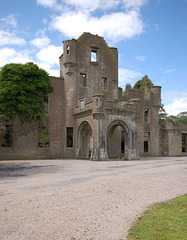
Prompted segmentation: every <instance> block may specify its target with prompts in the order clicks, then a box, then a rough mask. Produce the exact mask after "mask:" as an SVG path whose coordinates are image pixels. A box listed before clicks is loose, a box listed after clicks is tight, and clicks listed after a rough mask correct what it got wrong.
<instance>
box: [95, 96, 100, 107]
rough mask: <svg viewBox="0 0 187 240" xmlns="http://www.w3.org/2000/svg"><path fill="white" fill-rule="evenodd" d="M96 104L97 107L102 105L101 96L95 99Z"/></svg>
mask: <svg viewBox="0 0 187 240" xmlns="http://www.w3.org/2000/svg"><path fill="white" fill-rule="evenodd" d="M95 106H96V107H100V98H99V97H97V98H96V99H95Z"/></svg>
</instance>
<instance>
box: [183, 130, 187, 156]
mask: <svg viewBox="0 0 187 240" xmlns="http://www.w3.org/2000/svg"><path fill="white" fill-rule="evenodd" d="M182 152H187V133H182Z"/></svg>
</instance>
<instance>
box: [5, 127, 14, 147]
mask: <svg viewBox="0 0 187 240" xmlns="http://www.w3.org/2000/svg"><path fill="white" fill-rule="evenodd" d="M12 136H13V126H12V125H6V126H5V134H4V137H3V142H2V147H11V146H12Z"/></svg>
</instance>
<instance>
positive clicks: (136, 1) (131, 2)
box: [122, 0, 148, 9]
mask: <svg viewBox="0 0 187 240" xmlns="http://www.w3.org/2000/svg"><path fill="white" fill-rule="evenodd" d="M122 1H123V3H124V5H125V7H126V8H136V9H138V8H140V7H141V6H143V5H144V4H145V3H147V2H148V0H122Z"/></svg>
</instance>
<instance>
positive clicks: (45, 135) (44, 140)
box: [38, 127, 49, 148]
mask: <svg viewBox="0 0 187 240" xmlns="http://www.w3.org/2000/svg"><path fill="white" fill-rule="evenodd" d="M38 147H39V148H48V147H49V127H40V128H39V129H38Z"/></svg>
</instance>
